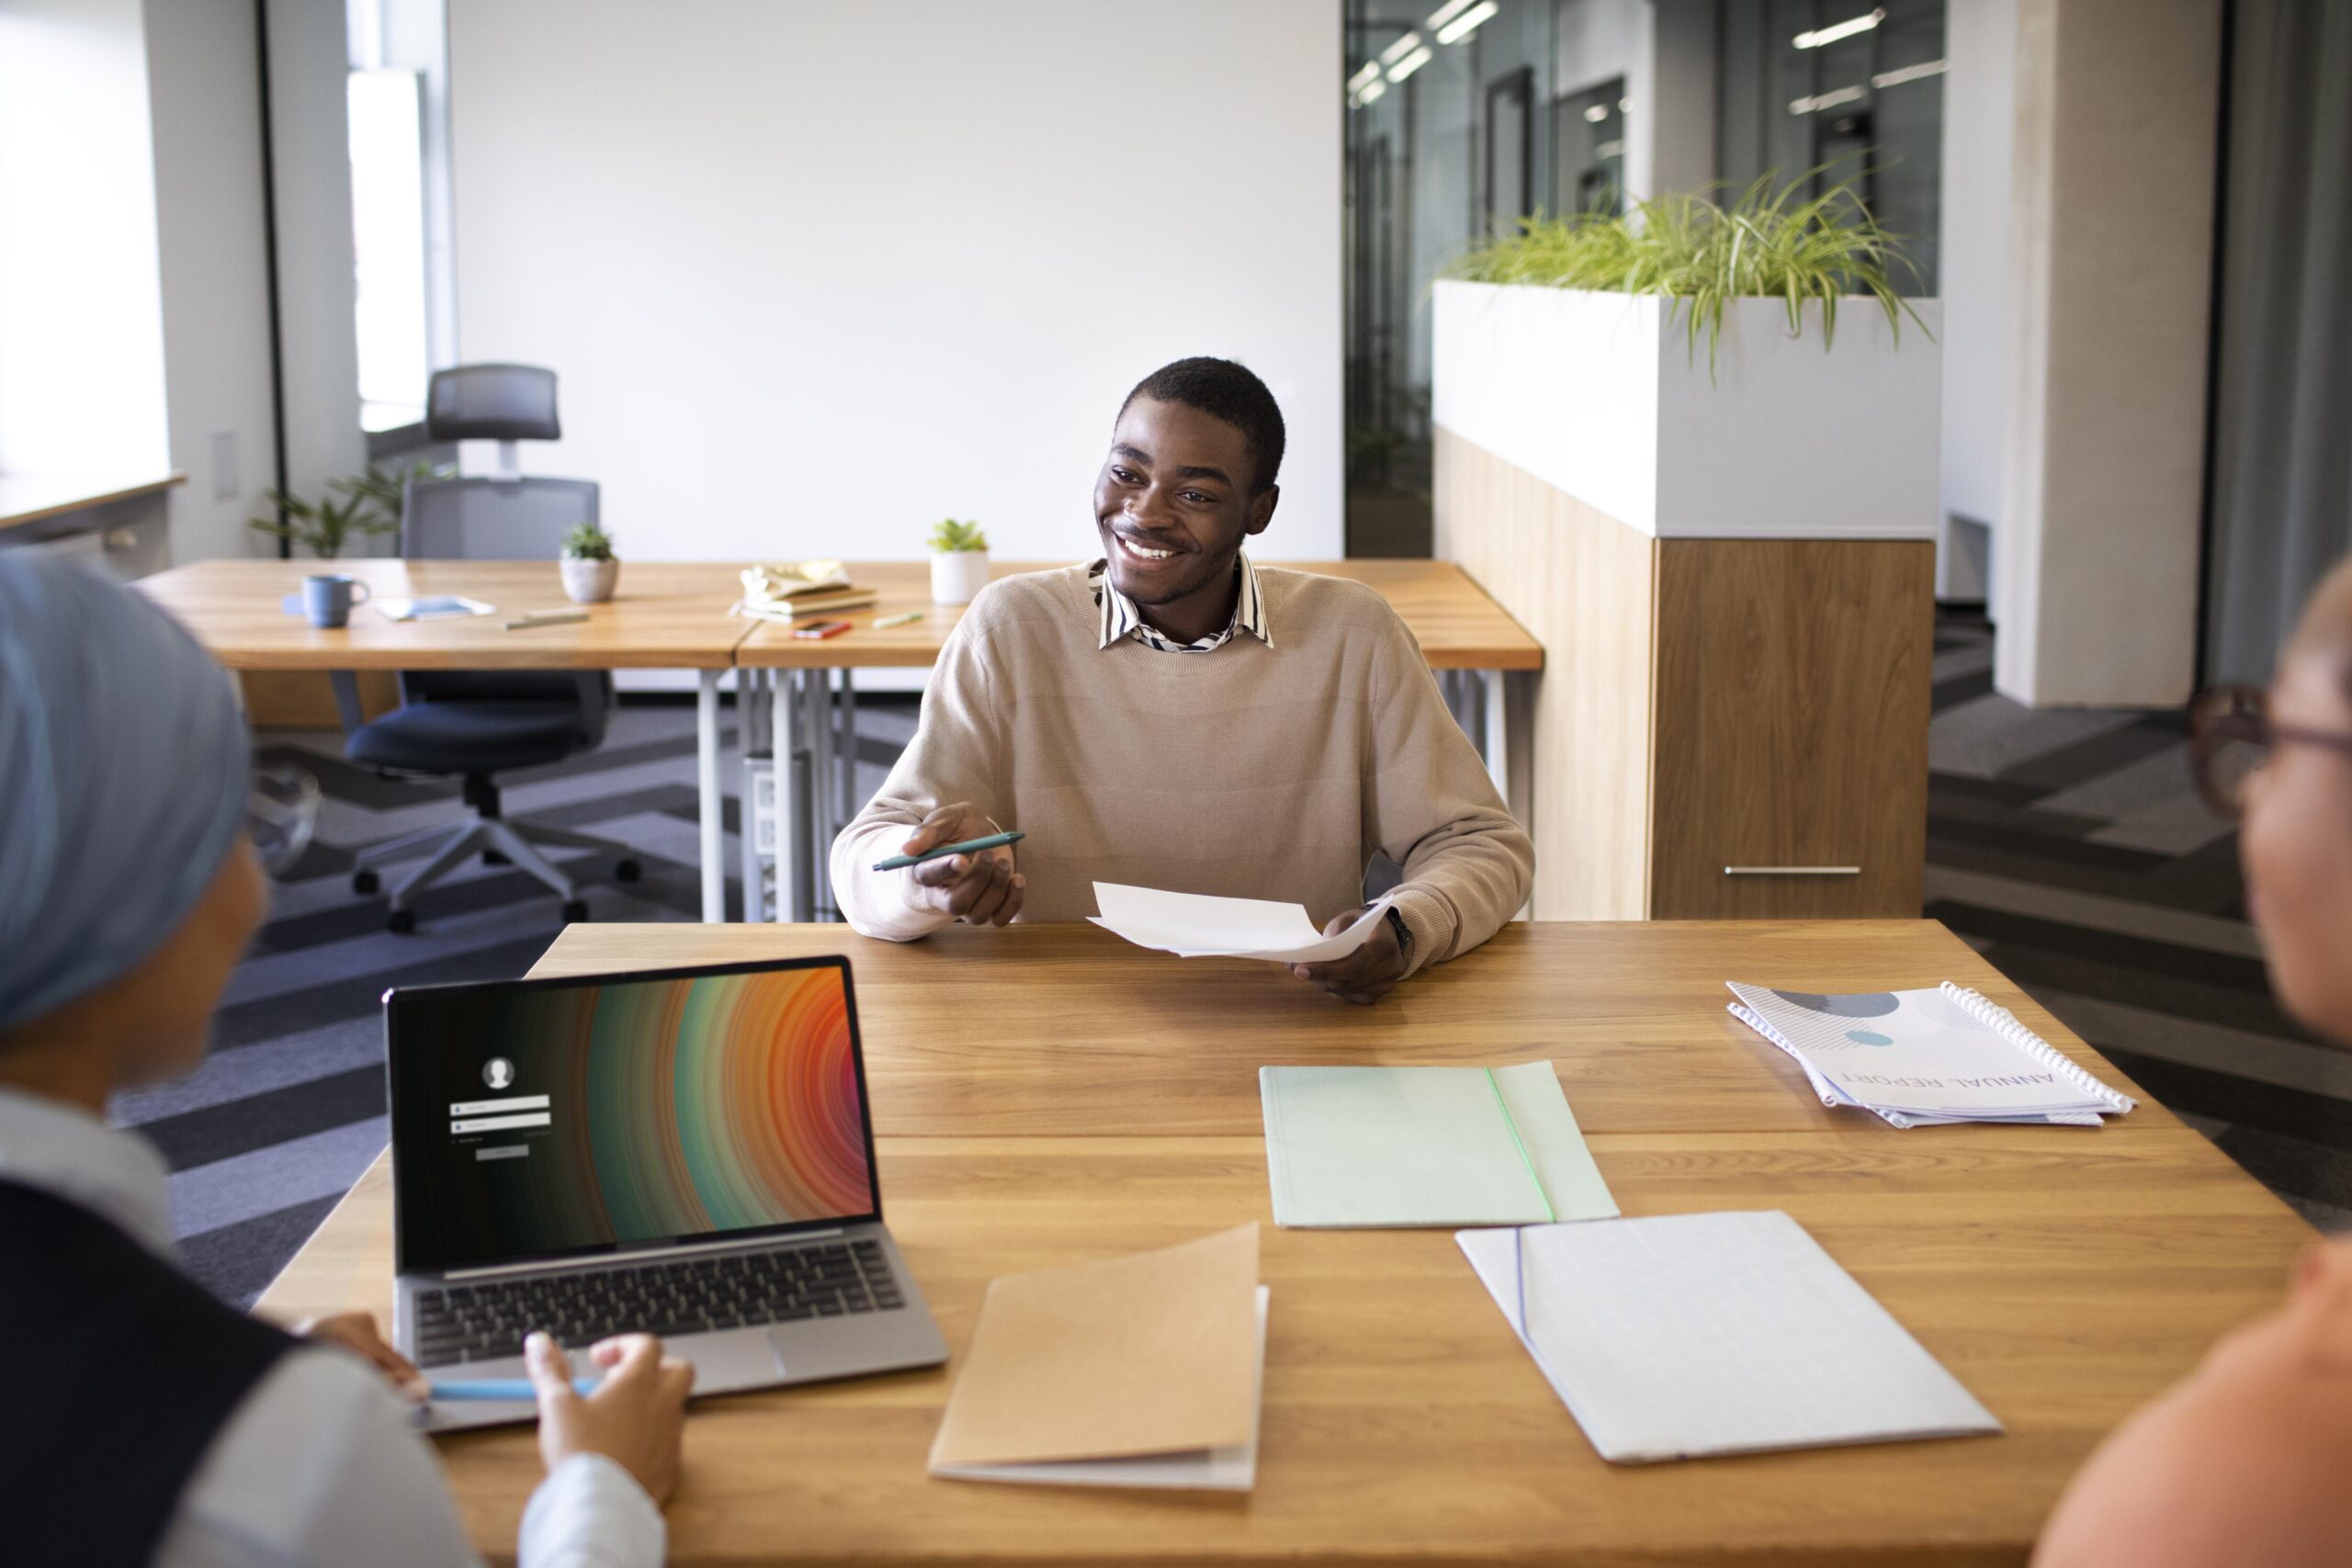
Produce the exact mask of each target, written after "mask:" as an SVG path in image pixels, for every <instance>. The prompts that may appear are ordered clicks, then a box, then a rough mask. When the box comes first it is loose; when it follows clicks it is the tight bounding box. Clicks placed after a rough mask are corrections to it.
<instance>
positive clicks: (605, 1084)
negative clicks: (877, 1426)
mask: <svg viewBox="0 0 2352 1568" xmlns="http://www.w3.org/2000/svg"><path fill="white" fill-rule="evenodd" d="M384 1004H385V1005H384V1028H385V1037H386V1053H387V1058H388V1062H389V1065H390V1074H391V1105H392V1114H391V1122H392V1204H393V1207H392V1216H393V1217H392V1234H393V1238H394V1247H395V1252H394V1258H395V1264H394V1267H395V1269H397V1271H398V1285H399V1290H398V1294H397V1298H396V1300H395V1303H394V1308H393V1338H394V1342H395V1343H396V1344H398V1346H399V1347H400V1348H401V1352H402V1354H404V1355H406V1356H408V1357H409V1358H410V1359H412V1360H413V1361H415V1362H416V1364H417V1365H418V1366H419V1367H421V1368H423V1369H424V1372H425V1375H426V1376H428V1377H430V1378H432V1379H434V1380H435V1382H441V1381H444V1380H459V1381H463V1382H499V1381H503V1380H508V1379H514V1378H519V1377H522V1376H524V1375H525V1371H524V1366H523V1356H522V1351H523V1338H524V1336H525V1335H526V1334H528V1333H530V1332H531V1331H532V1330H533V1329H540V1328H543V1329H546V1330H547V1331H548V1332H549V1333H550V1334H553V1335H554V1336H555V1337H556V1338H557V1339H558V1340H559V1341H560V1342H561V1343H562V1344H563V1345H564V1346H566V1347H567V1348H571V1349H573V1350H575V1351H576V1350H579V1349H582V1348H585V1347H586V1346H588V1345H590V1344H592V1343H593V1342H594V1341H595V1340H597V1339H600V1338H603V1337H605V1336H606V1335H610V1334H623V1333H631V1332H650V1333H654V1334H659V1335H661V1336H662V1338H663V1340H664V1341H665V1342H666V1345H667V1348H668V1349H669V1351H670V1352H671V1353H672V1354H673V1355H676V1356H680V1357H683V1358H684V1359H688V1360H691V1361H693V1362H694V1363H695V1393H697V1394H706V1393H728V1392H730V1391H733V1390H737V1389H747V1388H763V1387H770V1386H773V1385H775V1384H779V1383H797V1382H815V1381H817V1380H820V1379H824V1378H840V1377H850V1376H854V1375H856V1374H859V1373H864V1372H879V1371H893V1370H896V1369H899V1368H905V1367H924V1366H933V1365H936V1364H938V1363H939V1362H942V1361H944V1360H945V1359H947V1347H946V1345H945V1343H944V1341H943V1340H942V1339H941V1338H940V1337H939V1329H938V1327H937V1325H934V1324H933V1322H932V1318H931V1312H930V1309H929V1308H928V1307H926V1306H925V1305H924V1304H923V1300H922V1292H921V1291H920V1290H918V1289H917V1288H916V1286H915V1282H914V1280H913V1278H912V1277H911V1276H910V1275H909V1273H908V1272H907V1266H906V1262H905V1260H904V1259H903V1258H900V1257H899V1249H898V1247H897V1245H896V1244H895V1243H894V1242H892V1240H891V1239H890V1233H889V1231H888V1229H887V1228H885V1227H884V1225H883V1224H882V1191H881V1188H880V1186H879V1185H878V1184H877V1182H876V1177H875V1168H874V1128H873V1118H872V1116H871V1115H870V1114H869V1112H868V1111H867V1107H866V1099H865V1060H864V1057H863V1055H862V1054H861V1050H860V1044H859V1040H858V1032H857V1004H856V998H855V996H854V992H853V991H852V990H851V987H850V968H849V960H848V959H846V958H811V959H794V960H787V961H783V962H777V963H767V964H726V965H721V966H718V967H712V968H702V969H667V970H660V971H656V972H653V973H650V974H641V975H603V976H587V977H582V978H575V979H563V980H516V981H506V982H500V983H494V984H490V985H467V986H431V987H413V988H402V989H399V990H394V991H391V992H389V993H387V995H386V997H385V998H384ZM572 1370H573V1372H574V1373H575V1375H582V1376H591V1377H593V1376H594V1368H592V1367H589V1366H587V1365H586V1364H585V1362H584V1361H583V1360H582V1359H580V1358H579V1357H577V1356H576V1355H575V1357H574V1359H573V1368H572ZM476 1392H480V1391H476ZM532 1414H533V1406H532V1404H530V1402H528V1401H527V1400H513V1399H499V1398H492V1399H480V1398H473V1399H466V1400H462V1401H444V1400H436V1401H435V1403H434V1405H433V1408H432V1410H431V1411H430V1412H429V1414H428V1418H427V1423H426V1424H427V1425H428V1426H429V1427H432V1428H434V1429H435V1430H443V1429H447V1428H451V1427H481V1426H489V1425H492V1424H495V1423H498V1422H502V1421H520V1420H527V1419H529V1418H530V1417H531V1416H532Z"/></svg>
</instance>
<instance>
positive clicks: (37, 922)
mask: <svg viewBox="0 0 2352 1568" xmlns="http://www.w3.org/2000/svg"><path fill="white" fill-rule="evenodd" d="M252 765H253V762H252V750H251V742H250V740H249V739H248V737H247V734H246V731H245V725H244V721H243V718H242V716H240V715H239V714H238V711H237V705H236V701H235V698H234V696H233V695H232V693H231V691H230V688H229V683H228V681H227V680H226V678H225V677H224V676H223V675H222V673H221V671H220V669H219V667H217V666H216V665H214V664H213V662H212V661H211V660H209V658H207V657H206V656H205V654H204V652H203V651H202V650H201V649H198V647H197V645H196V644H195V642H194V641H193V640H191V639H190V638H189V637H188V636H187V633H186V632H184V631H182V630H181V629H180V628H179V626H176V625H175V624H174V623H173V622H172V621H171V620H170V619H169V618H168V617H167V616H165V615H164V613H163V612H162V611H160V610H158V609H156V608H155V607H154V606H153V605H152V604H149V603H148V602H147V601H146V600H144V599H143V598H141V597H140V596H139V595H138V594H136V593H134V592H130V590H128V589H125V588H121V587H119V586H117V585H116V584H114V583H112V582H110V581H107V580H105V579H103V578H100V577H98V576H97V575H96V574H95V573H92V572H90V571H87V570H84V569H81V568H79V567H74V566H70V565H67V564H64V563H62V562H57V561H48V560H37V559H33V558H31V557H30V553H29V552H0V1342H5V1343H6V1345H7V1346H8V1348H9V1350H10V1353H11V1359H10V1369H9V1373H8V1384H7V1393H6V1397H5V1398H4V1399H0V1562H10V1563H15V1562H26V1563H30V1562H61V1563H62V1562H74V1563H92V1564H118V1563H119V1564H133V1563H153V1564H158V1565H160V1568H193V1565H196V1564H206V1565H214V1564H227V1563H272V1564H283V1565H293V1564H313V1563H315V1564H322V1565H324V1564H334V1565H335V1568H371V1565H376V1564H382V1565H385V1568H390V1565H391V1564H395V1563H398V1564H403V1565H407V1564H449V1563H476V1562H480V1559H479V1558H478V1557H477V1556H476V1554H475V1552H474V1551H473V1548H472V1546H471V1545H470V1544H469V1542H468V1541H467V1539H466V1535H465V1532H464V1530H463V1529H461V1528H460V1526H459V1524H458V1517H457V1513H456V1510H455V1508H454V1507H453V1506H452V1504H451V1501H450V1498H449V1494H448V1490H447V1487H446V1486H445V1485H444V1484H443V1482H442V1479H441V1474H440V1470H439V1467H438V1466H437V1465H436V1464H435V1461H434V1455H433V1450H432V1449H431V1447H430V1446H429V1445H428V1444H427V1443H426V1442H425V1441H424V1438H423V1437H422V1436H421V1435H420V1434H419V1433H418V1431H417V1430H416V1428H415V1426H414V1424H413V1419H412V1416H413V1404H410V1403H407V1402H405V1401H404V1400H403V1399H402V1398H401V1397H400V1394H401V1393H405V1394H407V1395H409V1396H410V1398H412V1399H413V1397H414V1394H415V1393H416V1391H417V1390H418V1389H419V1388H420V1387H421V1382H420V1379H419V1377H418V1373H417V1371H416V1369H415V1368H414V1367H413V1366H411V1365H409V1363H408V1362H407V1361H406V1360H404V1359H401V1356H400V1355H399V1353H398V1352H396V1351H394V1350H393V1349H392V1348H390V1346H388V1345H386V1344H385V1343H384V1342H383V1340H382V1339H381V1337H379V1335H378V1333H377V1329H376V1325H375V1322H374V1320H373V1319H372V1318H370V1317H369V1316H368V1315H367V1314H347V1315H345V1316H341V1317H333V1318H326V1319H322V1320H319V1321H316V1322H313V1323H310V1324H305V1325H300V1326H298V1327H297V1328H296V1329H294V1330H293V1331H292V1332H291V1333H288V1332H286V1331H284V1330H281V1329H278V1328H276V1327H273V1326H271V1325H267V1324H264V1323H261V1322H258V1321H256V1320H254V1319H253V1318H249V1317H246V1316H245V1315H244V1314H242V1313H238V1312H235V1311H232V1310H231V1309H230V1308H228V1307H226V1306H223V1305H222V1304H220V1303H219V1302H216V1301H214V1300H213V1299H212V1298H211V1297H210V1296H209V1295H207V1294H206V1293H205V1292H204V1291H203V1290H202V1289H200V1288H199V1287H198V1286H197V1285H196V1284H195V1283H194V1282H193V1281H192V1280H189V1279H187V1277H186V1276H185V1275H183V1274H181V1273H180V1272H179V1271H178V1269H176V1268H175V1267H174V1265H173V1263H172V1258H171V1254H172V1232H171V1224H170V1219H169V1215H168V1213H167V1204H166V1188H165V1182H164V1176H165V1170H164V1161H163V1159H162V1158H161V1156H158V1155H157V1154H156V1152H155V1150H154V1149H153V1147H152V1146H151V1145H148V1144H147V1143H145V1142H144V1141H143V1140H141V1139H140V1138H138V1137H135V1136H133V1135H132V1134H128V1133H123V1132H117V1131H114V1130H112V1129H110V1128H109V1127H108V1126H107V1122H106V1109H107V1097H108V1096H109V1095H111V1094H113V1093H114V1092H116V1091H117V1090H119V1089H129V1088H131V1087H133V1086H136V1085H139V1084H144V1083H151V1082H153V1081H155V1080H157V1079H160V1078H165V1077H175V1076H177V1075H179V1074H182V1073H186V1072H188V1071H189V1070H191V1069H192V1068H194V1067H195V1066H197V1065H198V1062H199V1061H200V1060H201V1059H202V1057H203V1055H204V1049H205V1044H206V1036H207V1033H208V1032H209V1024H210V1021H211V1013H212V1010H213V1008H214V1006H215V1005H216V1004H217V1003H218V1002H219V1000H220V994H221V990H222V987H225V986H226V985H227V983H228V980H229V976H230V973H231V971H232V970H233V969H234V968H235V967H236V964H237V961H238V959H239V958H240V957H241V956H243V953H244V950H245V946H246V944H247V943H248V942H250V941H251V940H252V939H253V936H254V931H256V930H258V929H259V927H260V924H261V919H262V915H263V912H264V909H265V906H266V902H267V897H266V886H265V884H264V881H263V876H262V870H261V866H260V864H259V863H257V860H256V856H255V852H254V841H255V840H256V838H259V839H261V840H264V841H265V842H266V843H268V844H270V845H272V846H274V847H275V848H276V849H277V851H278V852H280V854H281V855H284V854H286V853H287V852H291V853H292V854H299V853H300V846H301V844H302V843H303V842H304V841H306V840H307V838H308V818H309V815H310V814H311V813H312V812H314V811H315V807H316V796H315V794H312V793H310V792H306V791H304V790H302V789H300V788H299V787H298V788H291V789H289V788H288V786H287V784H285V782H284V781H282V780H279V781H269V782H268V787H266V788H264V789H262V790H260V791H258V792H256V791H254V789H253V787H252V786H253V785H254V779H253V777H252ZM306 803H307V804H306ZM528 1355H529V1359H530V1363H531V1370H532V1376H533V1381H534V1382H536V1383H537V1386H538V1391H539V1450H540V1452H541V1454H542V1455H543V1456H544V1457H545V1459H546V1461H547V1464H548V1474H547V1479H546V1480H545V1481H544V1482H542V1483H540V1485H539V1487H538V1490H537V1492H536V1493H535V1494H534V1495H533V1496H532V1498H531V1501H530V1505H529V1506H528V1507H527V1508H526V1511H525V1513H524V1516H523V1528H522V1540H521V1543H520V1547H519V1552H518V1555H519V1558H520V1561H521V1562H523V1563H524V1564H526V1568H554V1565H556V1564H570V1565H577V1568H585V1565H588V1564H596V1565H599V1568H639V1565H643V1564H650V1563H657V1562H661V1561H662V1556H663V1552H664V1549H665V1540H664V1529H663V1526H662V1516H661V1513H660V1509H659V1504H660V1503H661V1502H662V1500H663V1499H664V1498H666V1497H667V1496H668V1495H669V1492H670V1488H671V1486H672V1484H673V1481H674V1480H675V1477H676V1474H677V1469H678V1453H679V1438H680V1430H681V1424H682V1421H683V1418H684V1406H685V1399H686V1394H687V1392H688V1390H689V1387H690V1386H691V1384H692V1382H693V1381H694V1370H693V1369H692V1368H691V1367H688V1366H685V1365H684V1364H683V1363H681V1362H678V1361H674V1360H666V1359H663V1357H662V1352H661V1347H660V1345H659V1344H658V1343H657V1342H655V1341H654V1340H652V1339H650V1338H648V1337H644V1336H631V1337H625V1338H622V1339H618V1340H613V1341H607V1342H605V1343H603V1344H600V1345H597V1346H595V1347H594V1348H591V1349H590V1350H589V1351H588V1352H587V1357H586V1359H587V1360H589V1361H590V1362H593V1363H594V1365H595V1366H596V1367H597V1368H600V1369H602V1371H603V1374H604V1375H603V1378H602V1381H601V1382H600V1384H599V1386H598V1387H597V1389H596V1390H595V1392H594V1393H593V1394H590V1395H588V1396H586V1397H584V1398H583V1397H582V1396H581V1395H580V1394H578V1393H575V1392H574V1391H573V1388H572V1385H571V1371H570V1368H569V1367H568V1365H567V1364H566V1361H565V1359H564V1355H563V1352H562V1351H561V1350H560V1348H557V1347H556V1346H555V1345H553V1344H552V1343H551V1342H550V1341H549V1340H548V1338H547V1337H546V1336H544V1335H539V1336H534V1337H533V1339H532V1341H531V1344H530V1348H529V1351H528ZM396 1390H397V1391H399V1393H395V1391H396Z"/></svg>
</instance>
